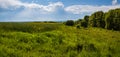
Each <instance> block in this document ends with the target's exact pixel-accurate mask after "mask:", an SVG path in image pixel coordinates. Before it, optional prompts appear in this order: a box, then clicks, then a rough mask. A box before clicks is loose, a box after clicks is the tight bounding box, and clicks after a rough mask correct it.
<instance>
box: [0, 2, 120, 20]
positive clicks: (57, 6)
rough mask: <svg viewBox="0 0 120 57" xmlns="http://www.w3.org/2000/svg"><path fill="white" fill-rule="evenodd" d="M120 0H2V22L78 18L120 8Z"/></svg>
mask: <svg viewBox="0 0 120 57" xmlns="http://www.w3.org/2000/svg"><path fill="white" fill-rule="evenodd" d="M119 3H120V0H0V22H21V21H66V20H69V19H72V20H77V19H79V18H83V17H84V16H85V15H90V14H92V13H93V12H96V11H103V12H107V11H108V10H110V9H115V8H120V4H119Z"/></svg>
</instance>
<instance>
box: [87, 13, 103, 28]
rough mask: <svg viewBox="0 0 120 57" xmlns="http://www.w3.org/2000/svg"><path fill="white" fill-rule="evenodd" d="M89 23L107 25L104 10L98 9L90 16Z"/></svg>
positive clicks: (96, 25)
mask: <svg viewBox="0 0 120 57" xmlns="http://www.w3.org/2000/svg"><path fill="white" fill-rule="evenodd" d="M89 24H90V26H92V27H102V28H104V27H105V21H104V13H103V12H102V11H98V12H95V13H93V14H92V15H91V16H90V18H89Z"/></svg>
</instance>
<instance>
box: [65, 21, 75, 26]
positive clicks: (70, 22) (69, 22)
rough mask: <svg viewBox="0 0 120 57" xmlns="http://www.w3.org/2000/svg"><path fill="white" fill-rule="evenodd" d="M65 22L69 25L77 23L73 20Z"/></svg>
mask: <svg viewBox="0 0 120 57" xmlns="http://www.w3.org/2000/svg"><path fill="white" fill-rule="evenodd" d="M65 24H66V25H68V26H73V25H74V24H75V23H74V21H73V20H67V21H66V23H65Z"/></svg>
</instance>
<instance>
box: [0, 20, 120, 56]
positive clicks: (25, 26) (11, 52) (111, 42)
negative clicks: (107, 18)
mask: <svg viewBox="0 0 120 57" xmlns="http://www.w3.org/2000/svg"><path fill="white" fill-rule="evenodd" d="M0 57H120V31H113V30H106V29H102V28H81V29H77V28H76V27H75V26H66V25H64V24H63V23H42V22H23V23H19V22H18V23H9V22H3V23H2V22H1V23H0Z"/></svg>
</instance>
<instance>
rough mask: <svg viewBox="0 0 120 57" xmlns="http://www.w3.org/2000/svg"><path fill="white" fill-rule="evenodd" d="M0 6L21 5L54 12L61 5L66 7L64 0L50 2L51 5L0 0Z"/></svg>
mask: <svg viewBox="0 0 120 57" xmlns="http://www.w3.org/2000/svg"><path fill="white" fill-rule="evenodd" d="M0 7H1V8H4V9H11V8H14V9H17V8H20V7H24V8H28V9H39V10H43V11H47V12H54V11H55V10H56V9H57V8H59V7H64V5H63V3H62V2H56V3H50V4H49V5H40V4H36V3H25V2H21V1H20V0H0Z"/></svg>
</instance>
